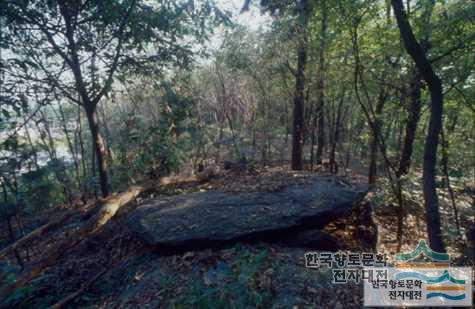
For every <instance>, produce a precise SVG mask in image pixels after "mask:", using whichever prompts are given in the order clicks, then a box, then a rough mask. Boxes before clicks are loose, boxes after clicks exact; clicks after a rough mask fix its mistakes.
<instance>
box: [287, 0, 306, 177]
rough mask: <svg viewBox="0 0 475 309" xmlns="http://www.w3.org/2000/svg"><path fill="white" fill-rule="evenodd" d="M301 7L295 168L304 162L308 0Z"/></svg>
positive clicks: (294, 115)
mask: <svg viewBox="0 0 475 309" xmlns="http://www.w3.org/2000/svg"><path fill="white" fill-rule="evenodd" d="M299 9H300V15H299V20H300V23H299V24H300V29H299V30H300V33H298V35H299V36H300V38H299V48H298V60H297V72H296V75H295V94H294V110H293V124H292V129H293V130H292V162H291V168H292V169H293V170H301V169H302V168H303V164H302V147H303V140H302V138H303V134H302V133H303V126H304V104H305V102H304V101H305V94H304V90H305V66H306V64H307V33H306V32H307V14H308V2H307V0H301V1H300V2H299Z"/></svg>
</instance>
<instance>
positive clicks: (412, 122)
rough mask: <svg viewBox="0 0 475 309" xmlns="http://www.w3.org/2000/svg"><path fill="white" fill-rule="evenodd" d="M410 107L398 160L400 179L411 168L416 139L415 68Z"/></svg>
mask: <svg viewBox="0 0 475 309" xmlns="http://www.w3.org/2000/svg"><path fill="white" fill-rule="evenodd" d="M409 91H410V94H409V96H410V100H411V101H410V105H409V108H408V116H407V122H406V127H405V134H404V144H403V147H402V152H401V159H400V160H399V168H398V172H397V176H398V177H401V176H402V175H405V174H407V173H408V172H409V168H410V166H411V157H412V150H413V145H414V140H415V138H416V130H417V124H418V123H419V118H420V114H421V75H420V73H419V70H418V69H417V68H414V69H413V73H412V79H411V82H410V90H409Z"/></svg>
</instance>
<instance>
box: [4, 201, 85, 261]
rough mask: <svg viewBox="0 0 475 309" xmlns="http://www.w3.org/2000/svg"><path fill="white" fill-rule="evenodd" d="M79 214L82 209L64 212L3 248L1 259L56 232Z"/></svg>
mask: <svg viewBox="0 0 475 309" xmlns="http://www.w3.org/2000/svg"><path fill="white" fill-rule="evenodd" d="M79 213H80V209H78V208H73V209H69V210H67V211H65V212H63V214H61V215H59V216H58V217H56V218H54V219H53V220H51V221H50V222H48V223H46V224H44V225H42V226H40V227H38V228H36V229H34V230H33V231H31V232H30V233H29V234H27V235H25V236H23V237H22V238H20V239H18V240H17V241H15V242H14V243H13V244H10V245H9V246H7V247H5V248H3V249H2V250H1V251H0V259H2V258H5V257H6V256H7V255H8V254H10V253H12V252H14V251H15V250H17V249H18V248H20V247H23V246H24V245H26V244H28V243H29V242H31V241H32V240H34V239H36V238H38V237H40V236H42V235H45V234H46V233H47V232H49V231H52V230H54V229H55V228H57V227H59V226H60V225H62V224H63V223H64V222H66V220H68V219H69V218H71V217H72V216H75V215H77V214H79Z"/></svg>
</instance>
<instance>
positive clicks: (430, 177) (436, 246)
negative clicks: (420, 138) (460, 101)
mask: <svg viewBox="0 0 475 309" xmlns="http://www.w3.org/2000/svg"><path fill="white" fill-rule="evenodd" d="M432 3H433V1H432ZM391 4H392V7H393V9H394V15H395V16H396V20H397V24H398V27H399V31H400V32H401V37H402V40H403V42H404V46H405V48H406V51H407V53H408V54H409V55H410V56H411V58H412V59H413V60H414V62H415V63H416V66H417V68H418V70H419V72H420V73H421V75H422V77H423V78H424V80H425V81H426V83H427V86H428V88H429V91H430V96H431V115H430V120H429V128H428V131H427V136H426V140H425V147H424V164H423V178H424V180H423V181H424V183H423V188H424V190H423V191H424V204H425V208H426V221H427V233H428V236H429V243H430V246H431V248H432V249H433V250H435V251H439V252H445V247H444V243H443V241H442V235H441V234H442V232H441V228H440V214H439V203H438V198H437V192H436V182H435V174H436V168H435V167H436V163H437V146H438V144H439V134H440V131H441V128H442V112H443V93H442V81H441V80H440V78H439V77H438V76H437V74H436V73H435V72H434V70H433V68H432V65H431V63H430V62H429V60H428V59H427V56H426V54H425V52H424V50H423V49H422V47H421V45H420V44H419V42H417V40H416V38H415V36H414V33H413V31H412V27H411V25H410V24H409V21H408V20H407V16H406V12H405V10H404V5H403V3H402V1H401V0H391Z"/></svg>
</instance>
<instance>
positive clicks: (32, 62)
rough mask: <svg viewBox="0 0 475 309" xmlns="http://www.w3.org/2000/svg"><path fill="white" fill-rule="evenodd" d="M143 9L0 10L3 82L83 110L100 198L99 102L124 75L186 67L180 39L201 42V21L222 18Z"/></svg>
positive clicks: (177, 6)
mask: <svg viewBox="0 0 475 309" xmlns="http://www.w3.org/2000/svg"><path fill="white" fill-rule="evenodd" d="M147 3H148V2H147V1H139V0H127V1H115V0H107V1H73V0H56V1H40V0H37V1H9V2H4V3H2V5H1V7H0V9H1V17H2V19H5V20H6V26H7V27H6V29H7V34H6V35H7V36H9V40H7V48H8V49H9V50H10V51H11V52H12V53H11V55H10V56H9V57H8V58H7V60H6V62H7V63H8V64H9V67H7V69H6V71H7V74H10V76H12V77H13V78H16V80H27V81H28V82H29V83H30V84H36V85H39V87H43V89H44V87H45V86H46V85H49V86H53V87H54V89H55V90H56V91H57V92H58V94H59V95H60V96H62V97H63V98H67V99H68V100H69V101H71V102H74V103H76V104H78V105H80V106H81V107H82V108H83V109H84V111H85V114H86V118H87V121H88V124H89V129H90V133H91V139H92V145H93V149H94V151H95V157H96V160H97V167H98V171H99V178H100V187H101V191H102V195H103V196H104V197H106V196H107V195H109V183H108V182H109V181H108V166H107V156H106V145H105V142H104V139H103V138H102V135H101V133H100V127H99V120H98V115H97V106H98V104H99V102H100V101H101V99H102V98H103V97H104V96H106V95H107V94H108V93H109V92H110V90H111V88H112V86H113V84H114V80H115V79H117V78H122V77H123V75H122V74H121V73H124V72H125V71H127V72H129V76H133V74H137V73H151V72H155V73H160V69H161V67H162V66H163V65H164V64H174V65H185V66H186V65H188V64H189V62H190V55H191V47H190V46H191V45H190V44H188V43H183V42H181V43H179V41H180V39H183V41H184V42H186V40H185V36H186V39H188V40H189V39H190V37H195V38H198V39H201V38H202V37H203V35H204V34H206V33H207V29H208V26H209V24H208V22H207V20H208V16H210V15H213V14H211V13H212V12H215V13H216V16H217V15H219V16H222V15H221V14H218V12H217V10H215V9H214V8H213V7H212V6H211V5H210V4H209V3H208V2H207V1H204V2H202V3H201V6H199V7H194V6H193V5H192V4H191V3H189V2H186V3H177V2H174V1H164V2H160V3H150V4H147ZM209 20H211V18H210V19H209ZM45 92H46V91H45Z"/></svg>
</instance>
